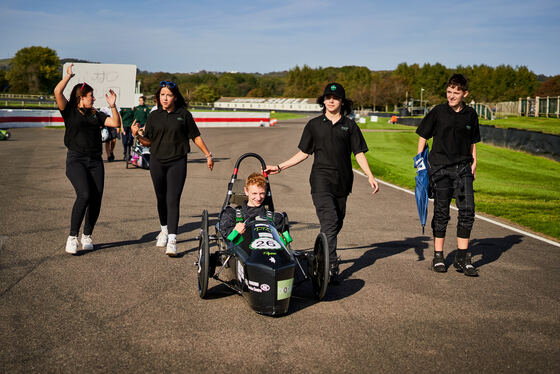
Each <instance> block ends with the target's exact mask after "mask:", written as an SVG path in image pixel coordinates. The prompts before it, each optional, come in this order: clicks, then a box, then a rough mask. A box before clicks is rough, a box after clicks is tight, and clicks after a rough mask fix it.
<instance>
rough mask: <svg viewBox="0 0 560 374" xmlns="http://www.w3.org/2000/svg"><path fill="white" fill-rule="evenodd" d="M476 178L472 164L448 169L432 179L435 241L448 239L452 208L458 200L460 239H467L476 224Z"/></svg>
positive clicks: (445, 168) (442, 170) (436, 173)
mask: <svg viewBox="0 0 560 374" xmlns="http://www.w3.org/2000/svg"><path fill="white" fill-rule="evenodd" d="M473 181H474V177H473V175H472V171H471V164H470V163H466V162H464V163H461V164H458V165H452V166H447V167H444V168H442V169H439V170H438V171H436V172H435V173H434V174H433V175H431V176H430V184H431V186H432V189H433V191H434V217H433V219H432V230H433V234H434V237H436V238H445V233H446V231H447V223H448V222H449V219H450V218H451V217H450V216H449V204H451V199H452V198H453V197H455V203H456V205H457V209H459V216H458V219H457V220H458V222H457V237H459V238H464V239H468V238H469V237H470V235H471V230H472V227H473V223H474V216H475V211H474V190H473Z"/></svg>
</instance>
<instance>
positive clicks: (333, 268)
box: [329, 258, 340, 284]
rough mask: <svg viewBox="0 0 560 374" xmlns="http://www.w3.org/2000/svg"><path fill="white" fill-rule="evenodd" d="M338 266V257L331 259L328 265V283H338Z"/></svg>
mask: <svg viewBox="0 0 560 374" xmlns="http://www.w3.org/2000/svg"><path fill="white" fill-rule="evenodd" d="M339 271H340V270H339V268H338V258H337V259H335V260H331V263H330V265H329V283H330V284H339V283H340V274H339Z"/></svg>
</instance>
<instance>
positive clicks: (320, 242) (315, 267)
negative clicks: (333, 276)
mask: <svg viewBox="0 0 560 374" xmlns="http://www.w3.org/2000/svg"><path fill="white" fill-rule="evenodd" d="M311 282H312V283H313V293H314V295H315V298H316V299H317V300H322V299H323V297H325V294H326V293H327V287H328V285H329V245H328V242H327V236H326V235H325V234H324V233H322V232H320V233H319V235H317V239H315V246H314V247H313V264H312V267H311Z"/></svg>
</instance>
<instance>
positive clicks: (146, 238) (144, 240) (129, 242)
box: [76, 214, 217, 258]
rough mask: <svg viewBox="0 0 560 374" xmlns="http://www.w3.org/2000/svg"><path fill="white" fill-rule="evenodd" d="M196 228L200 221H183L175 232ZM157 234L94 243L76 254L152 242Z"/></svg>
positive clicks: (198, 226) (181, 254) (194, 249)
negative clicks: (91, 247)
mask: <svg viewBox="0 0 560 374" xmlns="http://www.w3.org/2000/svg"><path fill="white" fill-rule="evenodd" d="M210 216H217V214H211V215H210ZM194 217H200V216H194ZM198 229H200V223H199V222H189V223H185V224H183V225H181V226H179V227H178V228H177V234H183V233H187V232H191V231H195V230H198ZM158 234H159V231H152V232H149V233H146V234H144V235H142V237H140V238H139V239H131V240H121V241H118V242H110V243H99V244H95V247H94V248H93V249H90V250H86V251H79V252H78V253H77V254H76V256H84V255H87V254H89V253H92V252H97V251H100V250H106V249H109V248H115V247H124V246H127V245H135V244H143V243H149V242H153V241H155V240H156V237H157V236H158ZM196 240H197V239H196V238H190V239H184V240H177V244H181V243H187V242H193V241H196ZM197 249H198V246H196V247H194V248H191V249H189V250H186V251H183V252H178V253H177V256H176V257H178V258H181V257H183V256H185V255H186V254H188V253H191V252H194V251H196V250H197Z"/></svg>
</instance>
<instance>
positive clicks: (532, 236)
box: [354, 169, 560, 247]
mask: <svg viewBox="0 0 560 374" xmlns="http://www.w3.org/2000/svg"><path fill="white" fill-rule="evenodd" d="M354 172H355V173H356V174H359V175H361V176H363V177H366V175H365V174H364V173H362V172H361V171H359V170H356V169H354ZM377 182H379V183H381V184H384V185H386V186H389V187H392V188H394V189H396V190H399V191H403V192H406V193H408V194H410V195H413V196H414V192H413V191H410V190H407V189H406V188H402V187H399V186H397V185H394V184H392V183H388V182H385V181H382V180H380V179H377ZM430 201H432V202H433V199H430ZM451 209H453V210H458V209H457V207H454V206H451ZM475 217H476V218H478V219H481V220H483V221H486V222H490V223H493V224H494V225H497V226H501V227H504V228H506V229H508V230H511V231H515V232H517V233H520V234H523V235H525V236H529V237H531V238H533V239H537V240H540V241H543V242H545V243H548V244H551V245H553V246H555V247H560V243H557V242H555V241H552V240H550V239H547V238H543V237H542V236H538V235H535V234H531V233H530V232H527V231H523V230H520V229H517V228H515V227H512V226H509V225H506V224H505V223H501V222H498V221H495V220H493V219H490V218H487V217H484V216H481V215H479V214H476V215H475Z"/></svg>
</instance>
